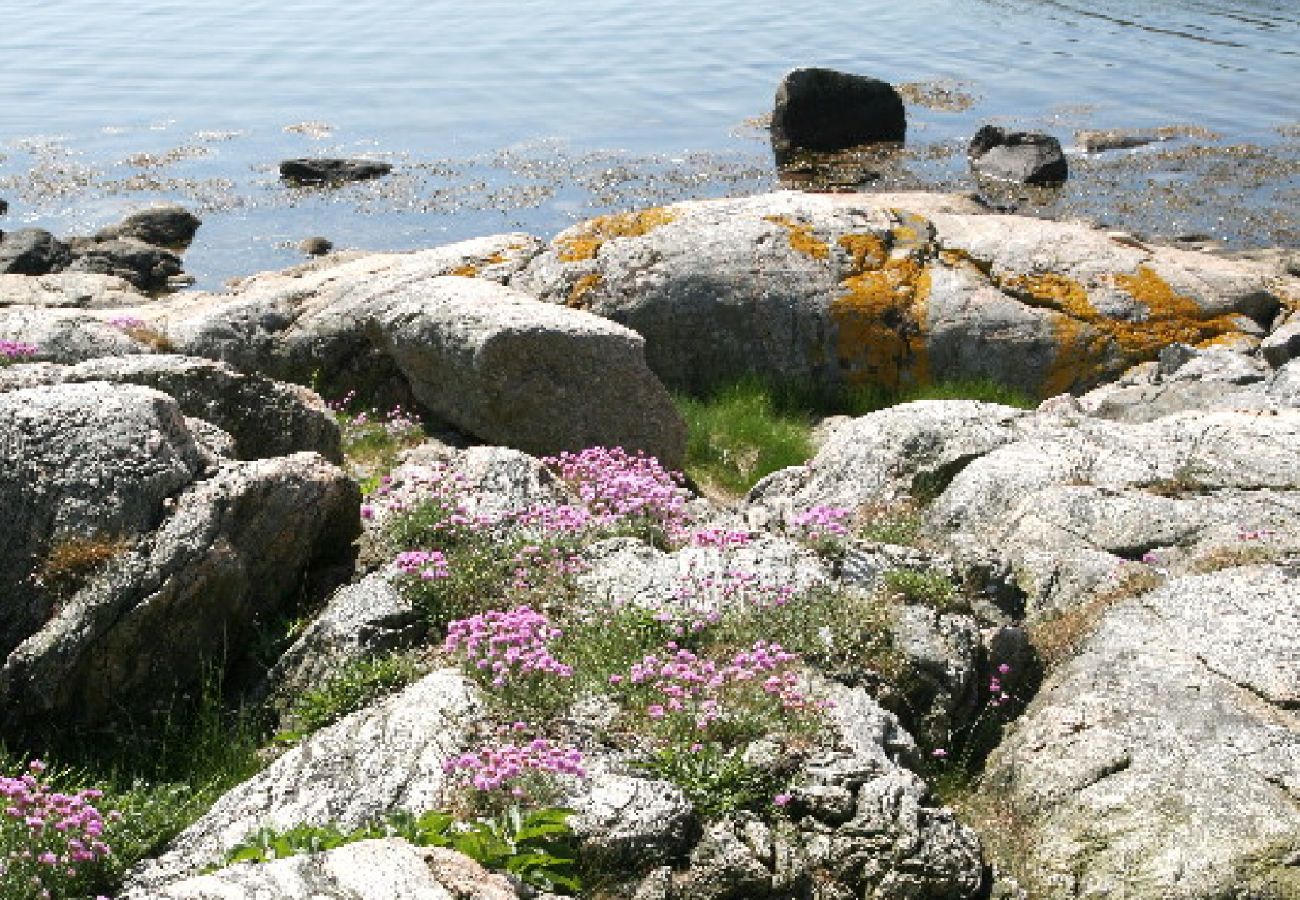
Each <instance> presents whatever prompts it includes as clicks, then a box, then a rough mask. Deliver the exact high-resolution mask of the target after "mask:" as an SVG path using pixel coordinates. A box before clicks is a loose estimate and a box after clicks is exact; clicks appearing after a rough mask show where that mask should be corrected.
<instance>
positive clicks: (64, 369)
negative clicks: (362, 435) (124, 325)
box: [0, 355, 342, 462]
mask: <svg viewBox="0 0 1300 900" xmlns="http://www.w3.org/2000/svg"><path fill="white" fill-rule="evenodd" d="M87 381H101V382H111V383H114V384H138V385H143V386H146V387H151V388H155V389H157V390H159V391H162V392H163V393H165V394H168V395H169V396H171V397H172V398H173V399H174V400H176V403H177V405H178V406H179V407H180V409H181V412H182V413H184V414H185V415H187V416H191V417H194V418H197V419H202V420H203V421H206V422H209V423H211V424H213V425H215V426H217V427H218V428H221V429H223V430H224V431H226V432H227V433H228V434H229V435H230V436H231V437H232V438H233V439H234V453H235V455H236V456H237V457H238V458H240V459H259V458H263V457H268V456H283V455H285V454H288V453H296V452H298V451H301V450H312V451H315V452H317V453H320V454H321V455H322V456H324V457H325V458H327V459H329V460H331V461H333V462H340V461H341V460H342V451H341V450H340V448H339V429H338V425H337V423H336V422H335V420H334V415H333V414H332V413H331V412H330V411H329V409H328V408H327V407H326V406H325V403H324V402H323V401H322V400H321V399H320V397H318V396H317V395H316V394H315V393H313V392H312V391H309V390H307V389H306V388H303V387H299V386H298V385H292V384H283V383H281V382H276V381H272V380H270V379H269V378H264V377H262V376H260V375H256V374H250V375H245V374H243V373H240V372H237V371H235V370H234V369H233V368H231V367H230V366H228V365H225V364H224V363H219V362H213V361H212V360H207V359H198V358H193V357H183V356H170V355H148V356H145V355H139V356H121V357H106V358H101V359H92V360H88V361H86V362H83V363H79V364H77V365H73V366H58V365H52V364H48V363H46V364H42V363H32V364H29V365H22V366H12V367H9V368H5V369H0V393H3V392H5V391H11V390H17V389H21V388H31V387H36V386H39V385H53V384H71V383H79V382H87Z"/></svg>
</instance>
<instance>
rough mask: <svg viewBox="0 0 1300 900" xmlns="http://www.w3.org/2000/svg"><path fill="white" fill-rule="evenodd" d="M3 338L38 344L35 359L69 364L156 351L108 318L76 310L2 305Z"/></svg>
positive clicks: (1, 328) (0, 329) (0, 327)
mask: <svg viewBox="0 0 1300 900" xmlns="http://www.w3.org/2000/svg"><path fill="white" fill-rule="evenodd" d="M0 339H4V340H11V341H24V342H26V343H29V344H35V345H36V346H37V347H38V348H39V350H38V352H37V354H36V356H35V357H34V359H37V360H42V361H48V362H57V363H67V364H71V363H79V362H82V361H84V360H87V359H95V358H97V357H101V356H127V355H130V354H133V353H152V352H153V348H152V347H150V346H148V345H146V344H144V343H142V342H140V341H137V340H135V339H134V338H132V337H131V336H130V335H129V334H127V333H126V332H125V331H124V330H123V329H121V328H115V327H113V326H112V325H110V324H108V322H107V321H106V319H105V318H101V317H100V316H98V315H94V314H92V313H89V312H83V311H81V310H75V309H45V308H41V307H36V306H0Z"/></svg>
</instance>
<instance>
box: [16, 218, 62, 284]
mask: <svg viewBox="0 0 1300 900" xmlns="http://www.w3.org/2000/svg"><path fill="white" fill-rule="evenodd" d="M71 258H72V257H71V255H70V254H69V252H68V246H67V244H64V243H63V242H62V241H60V240H59V239H58V238H56V237H55V236H54V235H52V234H50V233H49V232H48V231H45V230H44V229H42V228H20V229H19V230H18V231H10V232H8V233H7V234H5V235H4V236H3V238H0V275H47V274H49V273H50V272H57V271H59V270H60V269H63V268H64V267H65V266H67V264H68V262H69V260H70V259H71Z"/></svg>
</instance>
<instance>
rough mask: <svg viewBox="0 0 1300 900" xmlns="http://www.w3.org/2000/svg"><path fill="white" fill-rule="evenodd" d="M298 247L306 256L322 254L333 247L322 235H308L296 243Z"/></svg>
mask: <svg viewBox="0 0 1300 900" xmlns="http://www.w3.org/2000/svg"><path fill="white" fill-rule="evenodd" d="M298 249H299V250H301V251H302V252H303V253H306V254H307V255H308V256H324V255H325V254H326V253H329V252H330V251H331V250H333V249H334V244H333V243H332V242H331V241H330V240H329V239H328V238H323V237H319V236H317V237H309V238H306V239H304V240H303V241H302V242H301V243H300V244H298Z"/></svg>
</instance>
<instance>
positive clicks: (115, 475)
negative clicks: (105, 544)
mask: <svg viewBox="0 0 1300 900" xmlns="http://www.w3.org/2000/svg"><path fill="white" fill-rule="evenodd" d="M204 465H205V461H204V460H203V459H202V458H201V456H200V452H199V449H198V447H197V446H196V445H195V443H194V439H193V436H192V435H191V434H190V432H189V431H188V429H187V428H186V427H185V420H184V418H183V417H182V415H181V411H180V409H179V408H178V407H177V405H176V402H175V401H174V400H172V398H170V397H168V396H167V395H165V394H162V393H160V392H158V391H154V390H150V389H148V388H143V387H134V386H130V387H116V386H113V385H108V384H104V383H90V384H68V385H58V386H53V387H39V388H31V389H28V390H17V391H9V392H6V393H0V509H3V510H4V511H5V519H6V525H5V528H3V529H0V597H3V598H4V607H5V613H4V615H3V616H0V657H4V656H7V655H8V654H9V653H10V652H11V651H13V649H14V648H15V647H16V646H18V644H19V643H21V642H22V641H23V640H25V639H26V638H28V637H29V636H30V635H32V634H34V633H35V632H36V631H38V630H39V629H40V627H41V626H43V625H44V624H45V622H46V621H47V620H48V619H49V617H50V615H51V614H52V613H53V610H54V599H53V598H52V597H49V596H46V595H45V594H44V593H43V592H41V591H38V590H36V586H35V585H34V583H33V581H32V578H33V576H34V574H35V573H36V572H37V570H38V569H40V567H41V566H42V564H43V561H44V560H45V558H46V557H47V555H48V554H49V552H50V551H51V550H52V549H53V548H54V547H55V546H56V545H58V544H60V543H64V542H67V541H70V540H75V539H82V540H111V539H114V538H130V537H132V536H136V535H142V534H147V533H149V532H151V531H152V530H153V529H154V528H156V527H157V526H158V525H159V524H160V523H161V522H162V521H163V519H164V517H165V515H166V509H165V505H164V504H165V503H166V502H167V501H168V499H169V498H171V497H173V496H175V495H176V494H178V493H180V492H181V491H182V490H183V489H184V488H185V487H187V486H188V485H189V484H190V483H191V482H193V481H194V480H195V479H196V478H197V477H198V476H199V474H200V472H201V471H202V469H203V468H204Z"/></svg>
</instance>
